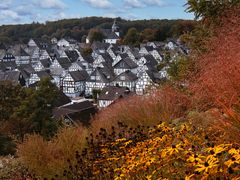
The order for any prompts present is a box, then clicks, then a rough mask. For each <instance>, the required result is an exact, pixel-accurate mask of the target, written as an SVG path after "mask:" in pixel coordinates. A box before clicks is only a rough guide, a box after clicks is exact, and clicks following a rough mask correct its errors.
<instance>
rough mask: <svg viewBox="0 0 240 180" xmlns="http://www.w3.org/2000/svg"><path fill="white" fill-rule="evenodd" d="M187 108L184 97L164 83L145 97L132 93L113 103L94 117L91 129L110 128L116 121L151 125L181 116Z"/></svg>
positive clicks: (131, 124) (97, 130)
mask: <svg viewBox="0 0 240 180" xmlns="http://www.w3.org/2000/svg"><path fill="white" fill-rule="evenodd" d="M189 107H190V101H189V99H188V97H187V96H185V95H183V93H181V92H179V91H177V90H175V89H174V88H172V87H169V86H166V87H164V88H162V89H160V90H158V89H157V90H154V91H152V92H151V93H149V94H147V95H145V96H134V97H131V98H128V99H127V100H120V101H118V102H117V103H114V104H112V105H111V106H110V107H109V108H107V109H105V110H103V111H101V112H100V113H99V114H98V115H97V116H96V117H95V118H94V120H93V122H92V132H99V129H100V128H101V127H104V128H106V129H111V128H112V126H117V124H118V122H123V123H124V124H126V125H128V126H131V127H136V126H139V125H140V126H154V125H156V124H158V123H159V122H160V121H168V120H169V121H170V120H172V119H174V118H178V117H182V116H183V115H184V114H185V113H186V110H187V109H188V108H189Z"/></svg>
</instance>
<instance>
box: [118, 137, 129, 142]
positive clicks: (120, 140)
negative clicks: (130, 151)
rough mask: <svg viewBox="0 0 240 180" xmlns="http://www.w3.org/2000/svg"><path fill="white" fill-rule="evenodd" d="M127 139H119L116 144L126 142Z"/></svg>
mask: <svg viewBox="0 0 240 180" xmlns="http://www.w3.org/2000/svg"><path fill="white" fill-rule="evenodd" d="M126 140H127V139H126V138H122V139H117V140H116V142H122V141H126Z"/></svg>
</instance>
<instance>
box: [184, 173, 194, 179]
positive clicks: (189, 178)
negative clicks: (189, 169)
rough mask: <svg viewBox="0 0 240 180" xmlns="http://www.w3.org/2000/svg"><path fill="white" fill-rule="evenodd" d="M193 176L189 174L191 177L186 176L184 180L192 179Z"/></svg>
mask: <svg viewBox="0 0 240 180" xmlns="http://www.w3.org/2000/svg"><path fill="white" fill-rule="evenodd" d="M193 176H194V174H191V175H189V176H186V177H185V180H191V179H193Z"/></svg>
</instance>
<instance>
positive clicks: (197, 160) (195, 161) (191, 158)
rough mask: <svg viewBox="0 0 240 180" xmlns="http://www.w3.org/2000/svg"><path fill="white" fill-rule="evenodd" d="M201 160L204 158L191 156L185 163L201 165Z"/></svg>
mask: <svg viewBox="0 0 240 180" xmlns="http://www.w3.org/2000/svg"><path fill="white" fill-rule="evenodd" d="M202 159H205V156H201V155H196V154H193V155H191V156H190V157H189V158H188V159H187V161H189V162H191V163H193V162H194V163H199V162H200V163H202V162H203V160H202Z"/></svg>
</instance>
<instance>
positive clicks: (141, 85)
mask: <svg viewBox="0 0 240 180" xmlns="http://www.w3.org/2000/svg"><path fill="white" fill-rule="evenodd" d="M150 85H152V80H151V78H150V77H149V76H148V74H147V73H146V72H143V73H141V76H140V77H139V79H138V80H137V83H136V94H137V95H143V94H144V93H145V92H146V90H147V88H148V87H149V86H150Z"/></svg>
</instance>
